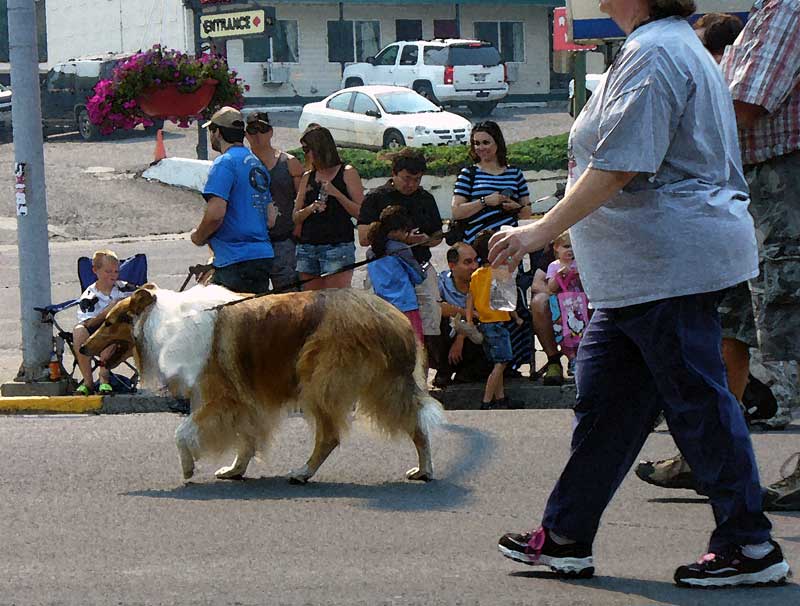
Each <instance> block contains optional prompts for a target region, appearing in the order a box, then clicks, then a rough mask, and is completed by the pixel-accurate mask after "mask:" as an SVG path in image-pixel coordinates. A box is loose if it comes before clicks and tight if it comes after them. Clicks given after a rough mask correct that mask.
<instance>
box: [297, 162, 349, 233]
mask: <svg viewBox="0 0 800 606" xmlns="http://www.w3.org/2000/svg"><path fill="white" fill-rule="evenodd" d="M331 183H332V184H333V185H334V186H335V187H336V189H338V190H339V191H340V192H342V193H343V194H344V195H345V196H347V197H348V198H349V197H350V193H349V192H348V191H347V185H345V182H344V165H342V166H341V167H340V168H339V172H337V173H336V176H335V177H334V178H333V179H332V181H331ZM319 187H320V185H319V183H317V171H315V170H312V171H311V174H310V175H309V176H308V186H307V188H306V198H305V200H304V201H303V207H306V206H308V205H309V204H313V203H314V201H315V200H316V199H317V194H318V193H319ZM354 229H355V227H354V225H353V219H352V217H351V216H350V213H348V212H347V210H345V208H344V207H343V206H342V205H341V204H340V203H339V201H338V200H337V199H336V198H334V197H333V196H328V200H327V208H326V209H325V211H324V212H321V213H312V214H311V215H310V216H309V217H308V218H306V220H305V221H303V228H302V231H301V232H300V242H302V243H304V244H342V243H344V242H353V241H354V240H355V237H354V236H353V230H354Z"/></svg>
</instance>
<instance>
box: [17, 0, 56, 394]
mask: <svg viewBox="0 0 800 606" xmlns="http://www.w3.org/2000/svg"><path fill="white" fill-rule="evenodd" d="M8 34H9V51H10V53H9V54H10V59H11V88H12V90H13V91H14V94H13V96H12V104H11V121H12V124H13V131H12V132H13V136H14V161H15V169H14V173H15V177H16V208H17V240H18V243H17V249H18V251H19V291H20V315H21V319H22V367H21V368H20V373H19V375H18V376H17V380H19V381H24V382H26V383H30V382H33V381H37V380H42V379H43V378H44V377H45V376H46V369H47V364H48V362H49V360H50V350H51V348H52V337H53V335H52V329H51V327H50V325H49V324H44V323H43V322H42V321H41V316H40V315H39V313H38V312H36V311H34V309H33V308H34V307H44V306H47V305H50V303H51V300H50V251H49V249H48V243H47V193H46V190H45V178H44V144H43V140H42V104H41V99H40V93H39V57H38V48H37V45H36V10H35V8H34V0H8Z"/></svg>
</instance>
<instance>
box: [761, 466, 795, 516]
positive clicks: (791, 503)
mask: <svg viewBox="0 0 800 606" xmlns="http://www.w3.org/2000/svg"><path fill="white" fill-rule="evenodd" d="M792 465H794V471H792V473H787V471H788V469H791V466H792ZM781 476H782V477H783V479H781V480H778V481H777V482H775V483H774V484H770V485H769V486H767V487H766V488H765V489H764V496H763V502H762V506H763V508H764V511H800V452H796V453H794V454H793V455H792V456H791V457H789V458H788V459H786V461H784V463H783V465H781Z"/></svg>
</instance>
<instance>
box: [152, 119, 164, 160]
mask: <svg viewBox="0 0 800 606" xmlns="http://www.w3.org/2000/svg"><path fill="white" fill-rule="evenodd" d="M166 157H167V150H166V149H165V148H164V131H163V130H161V129H160V128H159V129H158V130H157V131H156V150H155V152H154V153H153V161H152V162H151V163H150V164H151V166H152V165H153V164H158V163H159V162H161V160H163V159H164V158H166Z"/></svg>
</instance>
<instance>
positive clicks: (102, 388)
mask: <svg viewBox="0 0 800 606" xmlns="http://www.w3.org/2000/svg"><path fill="white" fill-rule="evenodd" d="M97 393H100V394H105V395H108V394H111V393H114V388H113V387H111V385H109V384H108V383H100V385H99V386H98V387H97Z"/></svg>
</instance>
